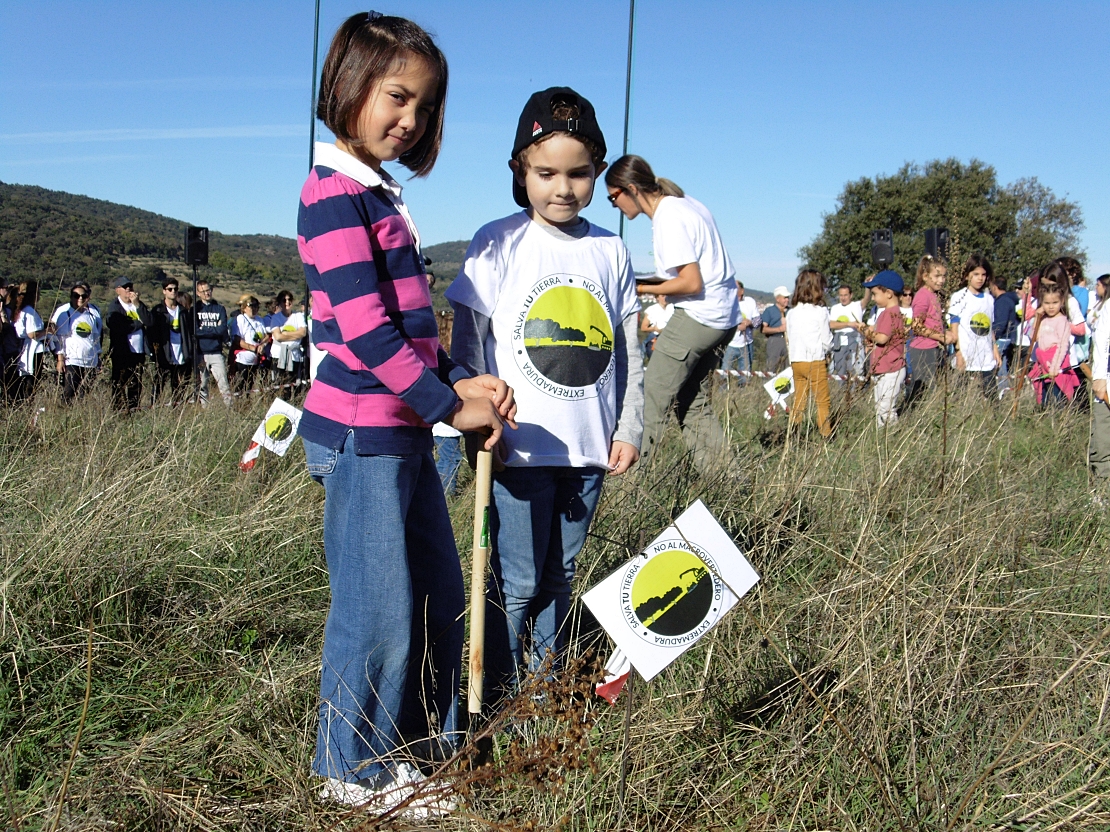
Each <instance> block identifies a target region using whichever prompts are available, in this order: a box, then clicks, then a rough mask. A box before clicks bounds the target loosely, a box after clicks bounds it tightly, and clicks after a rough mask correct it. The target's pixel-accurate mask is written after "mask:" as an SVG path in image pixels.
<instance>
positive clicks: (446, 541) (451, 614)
mask: <svg viewBox="0 0 1110 832" xmlns="http://www.w3.org/2000/svg"><path fill="white" fill-rule="evenodd" d="M304 446H305V457H306V459H307V460H308V472H309V474H311V475H312V477H313V479H315V480H316V481H317V482H319V483H321V484H322V485H323V486H324V494H325V499H324V554H325V556H326V557H327V562H328V584H329V586H330V587H331V609H330V610H329V611H328V619H327V623H326V624H325V626H324V656H323V670H322V673H321V678H320V710H319V716H320V727H319V731H318V733H317V736H316V757H315V760H314V761H313V764H312V767H313V770H314V771H315V772H316V773H317V774H319V775H322V776H324V777H334V778H336V779H338V780H345V781H347V782H356V781H358V780H360V779H364V778H369V777H374V776H376V775H378V774H380V773H381V772H382V770H383V769H385V768H387V767H388V764H389V762H390V760H391V758H392V755H393V754H394V753H395V751H396V749H397V747H398V745H399V742H398V738H399V735H401V734H405V735H409V734H421V735H423V736H429V735H431V734H433V733H438V732H440V731H442V732H446V733H453V732H455V731H456V730H457V727H458V726H457V722H456V717H457V713H456V711H457V704H458V701H457V700H458V689H459V678H460V670H461V668H460V664H461V654H462V643H463V618H462V615H463V610H464V604H465V601H464V596H463V580H462V570H461V568H460V567H459V557H458V552H457V551H456V550H455V538H454V535H453V534H452V531H451V521H450V518H449V517H448V515H447V503H446V501H445V500H444V497H443V489H442V487H441V486H440V482H439V476H438V474H437V473H436V466H435V460H433V459H432V455H431V454H430V453H425V454H409V455H406V456H358V455H356V454H355V452H354V443H353V442H352V441H351V435H350V434H348V436H347V442H346V445H345V447H344V448H343V449H340V450H338V451H336V450H332V449H330V448H325V447H323V446H321V445H317V444H315V443H313V442H308V441H305V443H304ZM410 648H411V653H410Z"/></svg>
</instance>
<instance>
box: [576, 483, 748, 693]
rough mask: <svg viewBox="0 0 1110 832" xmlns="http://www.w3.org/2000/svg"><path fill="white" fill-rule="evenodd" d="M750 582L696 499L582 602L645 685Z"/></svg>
mask: <svg viewBox="0 0 1110 832" xmlns="http://www.w3.org/2000/svg"><path fill="white" fill-rule="evenodd" d="M758 581H759V575H757V574H756V572H755V570H754V569H753V568H752V565H751V564H750V563H748V560H747V558H745V557H744V555H743V553H741V551H740V550H739V549H738V548H737V547H736V544H735V543H733V542H732V539H731V538H730V537H729V536H728V533H727V532H726V531H725V530H724V529H722V528H721V526H720V524H719V523H718V522H717V521H716V519H714V517H713V515H712V514H710V513H709V510H708V509H707V508H706V507H705V505H704V504H703V503H702V501H701V500H698V501H697V502H695V503H694V504H693V505H691V506H690V507H689V508H688V509H686V511H684V512H683V513H682V514H681V515H680V516H679V518H678V519H677V520H675V522H674V524H673V525H671V526H668V527H667V528H666V529H665V530H664V531H663V533H662V534H660V535H659V536H658V537H657V538H655V540H653V541H652V542H651V545H649V546H648V547H647V548H646V549H645V550H644V551H643V552H642V553H641V554H640V555H638V556H637V557H635V558H633V559H632V560H630V561H628V563H626V564H624V565H623V566H622V567H620V568H619V569H618V570H617V571H616V572H614V573H613V574H611V575H610V576H609V577H607V578H605V580H603V581H602V582H601V583H599V584H598V585H597V586H595V587H594V588H593V589H591V590H590V591H589V592H587V593H586V594H585V595H583V596H582V601H583V602H584V603H585V604H586V606H587V607H589V608H590V612H592V613H593V614H594V617H595V618H597V620H598V622H599V623H600V624H601V626H602V627H604V628H605V631H606V632H607V633H608V634H609V635H610V637H612V639H613V641H615V642H616V643H617V647H618V648H620V650H622V651H623V652H624V655H625V656H627V657H628V659H629V661H631V662H632V666H633V667H635V668H636V670H637V671H638V672H639V674H640V675H641V676H643V677H644V679H652V678H654V677H655V676H656V675H657V674H658V673H659V672H660V671H661V670H663V668H665V667H666V666H667V665H669V664H670V663H671V662H673V661H674V660H675V659H677V658H678V657H679V656H681V655H682V654H683V653H685V652H686V651H687V650H689V649H690V647H692V646H693V645H694V644H696V643H697V641H698V639H700V638H701V637H702V636H704V635H705V634H706V633H707V632H709V630H710V629H712V628H713V626H714V625H715V624H716V623H717V622H718V621H720V620H721V619H722V618H723V617H724V615H725V613H727V612H728V611H729V610H731V609H732V608H733V606H735V604H736V602H737V600H739V598H740V597H743V595H744V594H745V593H747V592H748V590H750V589H751V588H752V587H753V586H755V585H756V583H757V582H758Z"/></svg>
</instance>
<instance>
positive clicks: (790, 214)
mask: <svg viewBox="0 0 1110 832" xmlns="http://www.w3.org/2000/svg"><path fill="white" fill-rule="evenodd" d="M375 2H378V0H375ZM364 8H365V7H364V6H362V7H360V6H356V5H354V4H352V3H348V2H340V0H324V2H323V4H322V13H321V37H320V39H321V61H322V60H323V54H322V53H323V51H324V50H326V48H327V43H328V41H329V39H330V37H331V34H332V32H334V30H335V28H336V26H337V25H338V24H339V23H340V22H341V21H342V19H343V18H344V17H346V16H347V15H348V14H351V13H353V12H355V11H358V10H360V9H364ZM376 8H377V9H378V10H379V11H382V12H386V13H390V14H402V15H405V16H408V17H410V18H412V19H414V20H416V21H417V22H418V23H421V24H422V25H424V26H425V27H426V28H428V29H429V30H430V31H432V32H433V33H434V34H435V35H436V36H437V38H438V41H439V43H440V45H441V46H442V48H443V49H444V52H445V53H446V54H447V57H448V60H449V62H450V66H451V87H450V95H449V99H448V110H447V133H446V140H445V145H444V151H443V153H442V155H441V157H440V161H439V164H438V165H437V167H436V169H435V170H434V171H433V172H432V174H431V175H430V176H429V177H428V178H427V179H425V180H414V181H412V182H408V183H407V184H406V199H407V201H408V202H409V204H410V207H411V208H412V211H413V214H414V216H415V218H416V221H417V223H418V225H419V226H420V229H421V234H422V236H423V238H424V239H425V240H426V241H427V242H428V243H435V242H442V241H446V240H456V239H464V238H469V237H470V236H471V234H472V233H473V232H474V231H475V230H476V229H477V228H478V227H479V226H480V225H482V224H483V223H485V222H487V221H489V220H491V219H495V218H497V217H499V216H503V215H505V214H508V213H510V212H512V211H513V210H515V208H516V206H515V204H514V203H513V201H512V197H511V194H510V187H509V172H508V168H507V167H506V164H505V162H506V160H507V158H508V155H509V150H510V148H511V145H512V138H513V130H514V128H515V123H516V118H517V115H518V113H519V110H520V108H521V106H522V105H523V103H524V101H525V100H526V99H527V97H528V95H529V94H530V93H531V92H533V91H535V90H537V89H543V88H545V87H548V86H553V85H556V84H563V85H569V86H572V87H575V88H576V89H578V90H579V91H580V92H581V93H583V94H584V95H586V96H587V97H589V98H590V99H591V100H592V101H593V103H594V105H595V107H596V108H597V110H598V113H599V117H600V120H601V124H602V128H603V129H604V131H605V135H606V138H607V139H608V144H609V149H610V152H609V156H610V158H616V156H618V155H619V153H620V144H621V118H622V108H623V101H624V62H625V44H626V37H627V26H628V17H627V14H628V7H627V4H626V3H624V2H622V1H621V0H614V1H613V2H609V1H608V0H595V2H578V1H577V0H560V2H558V3H539V2H511V3H510V2H500V3H499V2H480V1H476V2H466V3H463V2H409V3H399V2H393V1H392V0H390V2H380V3H379V4H378V5H377V6H376ZM312 15H313V3H312V0H298V2H288V1H286V0H272V1H271V2H236V0H225V2H223V3H209V2H191V3H170V2H162V1H161V0H146V2H141V3H139V2H134V3H132V2H114V3H108V2H97V0H83V2H70V3H65V2H36V1H35V0H24V1H23V2H10V3H4V4H0V78H2V79H3V83H2V84H0V180H2V181H4V182H14V183H23V184H34V185H42V186H44V187H48V188H54V189H58V190H65V191H70V192H73V193H80V194H88V195H90V196H94V197H98V198H101V199H108V200H112V201H114V202H122V203H126V204H130V205H135V206H138V207H140V208H145V209H148V210H151V211H157V212H158V213H161V214H166V215H168V216H171V217H176V218H179V219H183V220H186V221H188V222H190V223H194V224H197V225H207V226H209V227H211V228H213V229H216V230H220V231H224V232H229V233H271V234H282V235H286V236H294V235H295V233H296V205H297V194H298V192H299V189H300V185H301V183H302V181H303V179H304V176H305V174H306V172H307V166H308V116H309V112H310V93H309V83H310V72H311V66H312ZM636 23H637V30H636V45H635V69H634V78H633V102H632V120H631V132H630V142H629V144H630V150H631V151H632V152H636V153H639V154H641V155H642V156H644V157H646V158H647V159H648V161H649V162H651V163H652V165H653V166H654V167H655V169H656V172H657V173H659V174H660V175H664V176H668V177H670V178H671V179H674V180H675V181H677V182H678V183H679V184H681V185H682V186H683V187H684V188H685V189H686V190H687V191H688V192H689V193H690V194H692V195H693V196H696V197H697V198H698V199H700V200H701V201H702V202H704V203H706V205H708V206H709V208H710V210H712V211H713V212H714V214H715V216H716V217H717V221H718V224H719V225H720V228H721V231H722V234H723V235H724V238H725V242H726V244H727V245H728V248H729V251H730V253H731V254H732V257H733V260H734V262H735V264H736V267H737V272H738V275H739V276H740V278H741V279H742V280H744V281H745V282H746V283H747V284H748V285H749V286H752V287H756V288H763V289H770V288H772V287H774V286H775V285H777V284H778V283H789V282H790V281H792V280H793V277H794V275H795V274H796V270H797V267H798V261H797V256H796V252H797V250H798V248H799V247H800V246H802V245H804V244H805V243H807V242H809V241H810V240H811V239H812V238H813V236H814V235H815V234H816V233H817V232H818V231H819V230H820V223H821V215H822V213H823V212H827V211H831V210H834V208H835V199H836V196H837V194H838V193H839V192H840V190H841V188H842V187H843V185H844V183H845V182H846V181H848V180H851V179H857V178H859V177H861V176H874V175H876V174H881V173H892V172H894V171H895V170H897V169H898V168H899V167H900V166H901V165H902V164H903V163H904V162H907V161H916V162H925V161H927V160H929V159H934V158H943V157H949V156H956V157H958V158H960V159H962V160H965V161H966V160H968V159H971V158H979V159H982V160H984V161H986V162H988V163H990V164H992V165H994V166H995V168H996V169H997V170H998V175H999V179H1000V180H1001V181H1002V182H1011V181H1014V180H1015V179H1018V178H1021V177H1026V176H1036V177H1038V178H1039V179H1040V180H1041V182H1042V183H1044V184H1046V185H1048V186H1049V187H1050V188H1052V189H1053V190H1054V191H1055V192H1056V193H1057V194H1058V195H1061V196H1063V195H1067V196H1068V197H1069V198H1071V199H1073V200H1076V201H1077V202H1079V204H1080V205H1081V207H1082V209H1083V213H1084V218H1085V220H1086V224H1087V230H1086V233H1085V235H1084V243H1085V245H1086V248H1087V252H1088V255H1089V258H1090V268H1091V271H1092V272H1093V273H1094V274H1096V275H1097V274H1100V273H1102V272H1107V271H1110V240H1108V239H1107V230H1108V227H1110V166H1108V165H1107V164H1106V156H1107V151H1106V147H1107V140H1106V137H1105V136H1106V132H1107V126H1108V125H1110V118H1108V116H1110V92H1108V90H1110V84H1108V80H1110V79H1108V78H1107V74H1108V73H1107V70H1106V59H1105V56H1104V49H1105V37H1106V33H1107V32H1108V31H1110V3H1095V2H1089V3H1069V2H1055V3H1049V2H1043V3H1029V2H1024V3H1021V2H1007V3H1002V2H999V3H988V2H983V3H965V4H954V3H953V4H920V3H897V2H886V3H878V2H876V3H818V2H809V3H774V4H767V3H763V4H755V3H744V2H735V3H713V2H698V0H687V1H686V2H681V3H676V2H663V0H640V2H638V3H637V20H636ZM402 181H404V180H402ZM587 216H588V217H589V218H590V219H591V220H593V221H595V222H598V223H600V224H602V225H606V226H608V227H611V228H614V229H615V228H616V226H617V215H616V211H615V210H613V209H611V208H610V207H609V206H608V203H606V202H605V200H604V199H602V198H601V197H600V196H599V197H597V198H596V199H595V203H594V205H593V206H591V208H590V209H589V210H588V212H587ZM647 223H648V221H647V219H646V218H642V219H639V220H637V221H636V222H633V223H631V224H630V225H629V229H628V235H627V240H628V243H629V247H630V248H631V249H632V252H633V255H634V257H635V261H636V264H637V267H638V268H648V267H649V266H650V263H651V258H650V249H651V230H650V226H649V225H648V224H647Z"/></svg>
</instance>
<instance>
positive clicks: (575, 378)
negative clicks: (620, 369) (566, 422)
mask: <svg viewBox="0 0 1110 832" xmlns="http://www.w3.org/2000/svg"><path fill="white" fill-rule="evenodd" d="M511 341H512V349H513V357H514V358H515V359H516V363H517V366H518V367H519V368H520V370H521V372H522V373H523V374H524V376H525V378H527V380H528V381H529V382H531V384H532V385H533V386H534V387H536V388H537V389H538V390H541V391H543V392H544V393H546V394H548V395H549V396H554V397H555V398H560V399H586V398H593V397H594V396H596V395H597V394H598V390H599V389H600V388H601V387H602V386H603V385H604V384H605V383H607V382H608V381H609V379H610V378H611V377H612V375H613V372H614V368H615V366H616V362H615V361H614V359H613V325H612V323H611V315H610V312H609V305H608V302H607V300H606V297H605V293H604V291H603V290H602V288H601V286H600V285H599V284H597V283H594V282H593V281H592V280H590V279H589V278H585V277H580V276H578V275H565V274H558V275H550V276H548V277H545V278H543V279H542V280H540V281H539V282H537V283H536V285H535V286H533V287H532V290H531V291H530V292H529V293H528V294H527V295H526V296H525V298H524V302H523V304H522V308H521V309H520V311H519V312H518V313H517V316H516V323H515V325H514V327H513V331H512V338H511Z"/></svg>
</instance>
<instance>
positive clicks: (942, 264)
mask: <svg viewBox="0 0 1110 832" xmlns="http://www.w3.org/2000/svg"><path fill="white" fill-rule="evenodd" d="M947 268H948V261H947V260H945V259H944V258H943V257H933V255H931V254H926V255H925V256H924V257H922V258H921V259H920V260H918V261H917V286H916V288H915V289H914V291H917V289H920V288H921V287H922V286H924V285H925V278H926V277H928V276H929V275H930V274H932V272H933V270H934V269H947Z"/></svg>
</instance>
